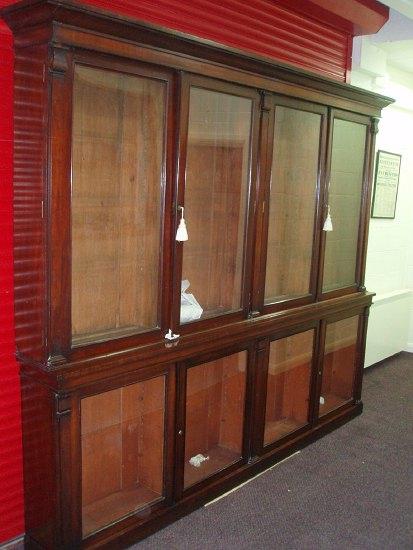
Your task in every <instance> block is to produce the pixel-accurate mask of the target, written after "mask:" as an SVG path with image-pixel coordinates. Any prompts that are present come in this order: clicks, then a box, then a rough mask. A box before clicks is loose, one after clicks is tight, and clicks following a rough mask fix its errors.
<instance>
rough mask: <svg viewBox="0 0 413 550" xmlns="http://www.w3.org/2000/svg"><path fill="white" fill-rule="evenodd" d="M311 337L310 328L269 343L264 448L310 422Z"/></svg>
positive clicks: (312, 332) (312, 331)
mask: <svg viewBox="0 0 413 550" xmlns="http://www.w3.org/2000/svg"><path fill="white" fill-rule="evenodd" d="M314 338H315V329H310V330H306V331H305V332H300V333H297V334H292V335H291V336H287V337H285V338H280V339H278V340H273V341H271V342H270V345H269V355H268V371H267V377H266V378H267V380H266V401H265V420H264V435H263V444H264V446H267V445H270V444H272V443H276V442H277V441H278V440H280V439H282V438H283V437H285V436H287V435H289V434H291V433H293V432H295V431H296V430H299V429H300V428H303V427H304V426H306V425H307V424H308V423H309V420H310V394H311V380H312V372H313V369H312V364H313V350H314Z"/></svg>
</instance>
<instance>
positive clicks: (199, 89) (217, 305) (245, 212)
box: [175, 76, 259, 332]
mask: <svg viewBox="0 0 413 550" xmlns="http://www.w3.org/2000/svg"><path fill="white" fill-rule="evenodd" d="M181 99H182V104H181V110H182V115H181V123H180V129H181V136H180V156H179V167H180V170H179V190H178V218H179V217H180V216H181V214H180V213H181V210H180V209H181V207H184V217H185V219H186V226H187V231H188V240H187V241H185V242H181V243H179V242H178V243H177V245H176V246H177V248H176V257H177V266H176V267H177V269H176V281H175V297H176V299H177V303H176V304H175V317H176V319H175V323H176V325H179V324H180V325H181V326H180V328H179V329H178V332H182V331H184V332H185V331H188V330H193V329H192V328H191V327H190V326H188V325H191V324H193V323H194V322H198V323H199V322H204V324H208V321H212V322H214V320H215V321H217V319H218V317H222V316H225V317H227V318H228V316H231V318H239V319H241V318H243V317H245V315H246V313H247V311H248V301H249V296H248V293H249V283H250V271H251V254H252V252H251V246H252V243H251V239H252V223H251V215H252V212H251V210H252V208H251V200H252V197H253V193H254V186H255V164H256V158H255V157H256V147H257V137H258V135H257V131H258V103H259V95H258V92H256V91H254V90H250V89H248V88H243V87H240V86H236V85H232V84H225V83H223V82H218V81H214V80H210V79H206V78H201V77H194V76H191V77H186V78H184V79H183V82H182V96H181ZM188 294H189V295H190V296H189V298H188ZM218 322H219V321H218Z"/></svg>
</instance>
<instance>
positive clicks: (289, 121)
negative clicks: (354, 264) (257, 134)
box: [256, 96, 327, 313]
mask: <svg viewBox="0 0 413 550" xmlns="http://www.w3.org/2000/svg"><path fill="white" fill-rule="evenodd" d="M264 101H265V102H266V104H267V105H266V104H265V103H264V107H267V110H265V109H264V110H263V113H262V132H261V135H262V143H261V151H262V154H261V159H260V160H261V168H260V187H261V192H262V197H261V199H262V204H263V207H262V211H263V212H264V214H263V217H264V220H263V226H264V231H263V235H262V239H263V245H262V246H259V245H257V248H258V249H259V250H260V251H261V255H260V254H257V256H256V257H257V263H258V264H259V265H257V267H256V269H257V270H260V271H261V274H262V275H261V280H260V282H259V283H258V286H259V289H258V293H256V295H257V302H258V303H257V309H259V310H262V307H263V305H264V312H266V313H269V312H271V311H276V310H278V309H284V308H286V307H292V306H297V305H300V304H303V303H309V302H311V301H313V300H315V296H316V283H317V265H318V250H319V231H318V228H319V224H320V220H319V217H320V208H319V195H320V193H319V191H320V182H321V180H322V177H323V172H322V170H323V159H324V146H325V140H326V127H327V124H326V122H327V109H326V108H324V107H320V106H317V105H314V104H310V103H306V102H302V101H295V100H292V99H285V98H278V97H273V96H269V97H265V99H264ZM259 210H261V209H259ZM258 215H261V212H260V211H259V214H258ZM257 252H258V251H257ZM261 288H264V292H263V293H262V292H261V295H260V289H261ZM262 294H263V295H262Z"/></svg>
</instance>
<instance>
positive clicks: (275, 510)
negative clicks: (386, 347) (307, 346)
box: [132, 353, 413, 550]
mask: <svg viewBox="0 0 413 550" xmlns="http://www.w3.org/2000/svg"><path fill="white" fill-rule="evenodd" d="M363 401H364V412H363V414H362V415H361V416H359V417H358V418H356V419H355V420H353V421H351V422H350V423H348V424H346V425H345V426H343V427H341V428H339V429H338V430H337V431H335V432H334V433H332V434H330V435H327V436H326V437H324V438H323V439H321V440H319V441H317V442H316V443H313V444H312V445H310V446H309V447H307V448H305V449H303V450H302V451H301V452H300V453H299V454H296V455H295V456H293V457H292V458H290V459H288V460H287V461H285V462H283V463H281V464H279V465H277V466H275V467H274V468H273V469H271V470H270V471H267V472H266V473H264V474H263V475H261V476H260V477H258V478H256V479H255V480H253V481H251V482H250V483H248V484H247V485H244V486H243V487H241V488H240V489H238V490H237V491H235V492H233V493H231V494H229V495H227V496H226V497H225V498H223V499H221V500H219V501H217V502H215V503H213V504H211V505H209V506H207V507H206V508H201V509H199V510H197V511H195V512H193V513H192V514H190V515H189V516H186V517H185V518H183V519H181V520H179V521H177V522H175V523H174V524H172V525H170V526H168V527H166V528H165V529H163V530H162V531H159V532H158V533H156V534H154V535H152V536H151V537H149V538H147V539H146V540H144V541H142V542H140V543H139V544H136V545H134V546H133V547H132V548H134V549H136V550H161V549H162V550H163V549H168V550H169V549H171V550H172V549H176V550H178V549H179V550H220V549H222V550H224V549H225V550H231V549H234V550H235V549H237V550H238V549H257V550H258V549H276V550H283V549H291V550H305V549H308V550H330V549H331V550H333V549H334V550H348V549H351V550H353V549H354V550H356V549H357V550H359V549H360V550H362V549H363V550H364V549H374V550H390V549H394V550H396V549H397V550H404V549H406V550H407V549H409V550H411V549H413V468H412V461H413V452H412V449H413V354H408V353H402V354H400V355H399V356H397V357H394V358H391V359H389V360H387V361H386V362H385V363H383V364H381V365H379V366H377V367H373V368H372V369H369V370H367V372H366V375H365V378H364V390H363Z"/></svg>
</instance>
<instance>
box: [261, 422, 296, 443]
mask: <svg viewBox="0 0 413 550" xmlns="http://www.w3.org/2000/svg"><path fill="white" fill-rule="evenodd" d="M303 426H305V423H303V422H299V421H298V420H295V419H294V418H283V419H282V420H274V421H272V422H266V424H265V432H264V442H265V444H266V445H269V444H271V443H273V442H274V441H277V440H278V439H281V438H282V437H284V436H286V435H288V434H290V433H292V432H295V431H296V430H298V429H299V428H302V427H303Z"/></svg>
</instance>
